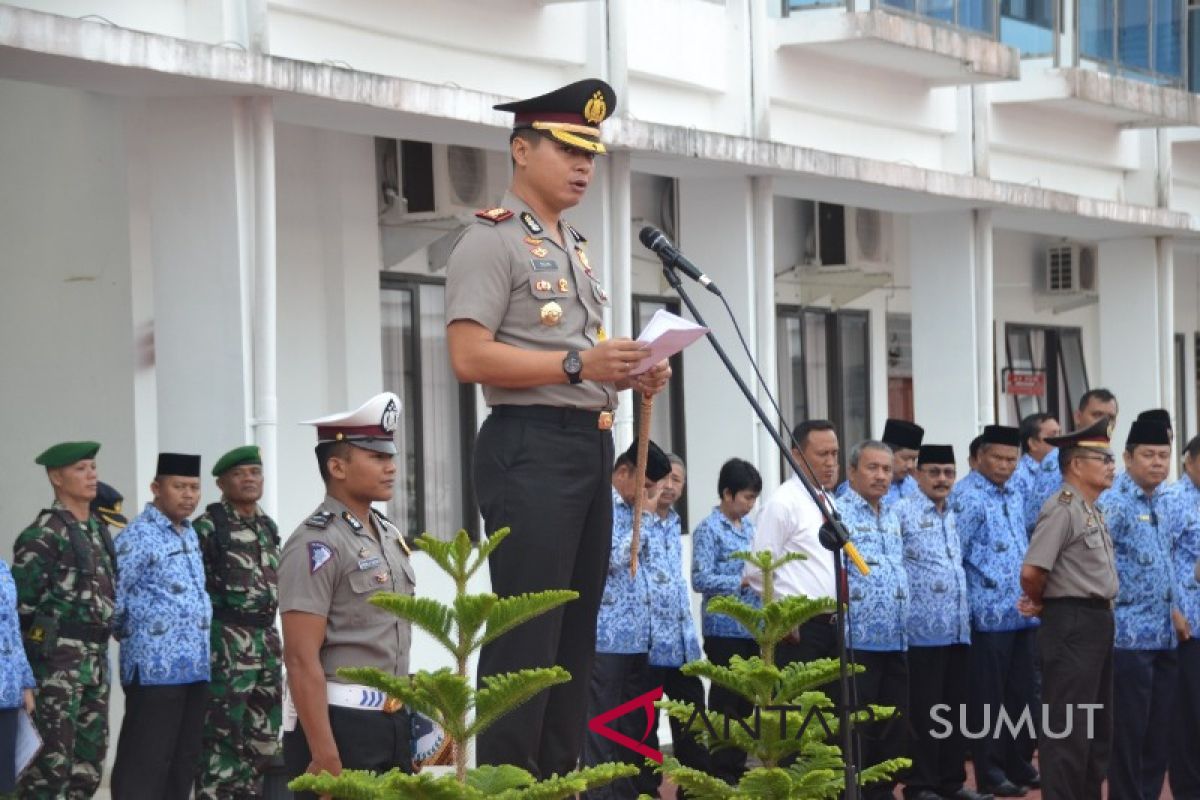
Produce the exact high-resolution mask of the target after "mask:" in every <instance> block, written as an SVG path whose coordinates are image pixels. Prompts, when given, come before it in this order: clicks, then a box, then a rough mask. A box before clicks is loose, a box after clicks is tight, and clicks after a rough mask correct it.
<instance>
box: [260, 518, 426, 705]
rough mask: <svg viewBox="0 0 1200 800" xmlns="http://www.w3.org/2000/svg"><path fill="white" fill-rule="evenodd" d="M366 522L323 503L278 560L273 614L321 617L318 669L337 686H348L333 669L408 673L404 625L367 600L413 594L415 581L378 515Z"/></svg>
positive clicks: (394, 533) (407, 627)
mask: <svg viewBox="0 0 1200 800" xmlns="http://www.w3.org/2000/svg"><path fill="white" fill-rule="evenodd" d="M371 517H372V522H360V521H359V520H358V519H356V518H355V516H354V515H353V514H351V513H350V510H349V509H347V508H346V506H344V505H342V503H340V502H338V501H337V500H334V499H333V498H332V497H329V496H326V497H325V501H324V502H323V503H321V505H320V507H319V508H317V510H316V512H315V513H314V514H313V515H312V516H310V517H309V518H308V519H307V520H305V521H304V522H303V523H301V525H300V526H299V527H298V528H296V530H295V531H294V532H293V533H292V535H291V536H290V537H288V540H287V542H286V543H285V544H284V546H283V555H282V556H281V558H280V561H279V611H280V613H281V614H282V613H286V612H288V611H304V612H307V613H309V614H317V615H319V616H322V617H325V619H326V627H325V641H324V643H323V644H322V645H321V666H322V667H324V669H325V677H326V678H328V679H329V680H331V681H334V682H337V683H346V682H347V681H346V680H345V679H344V678H341V677H339V676H338V675H337V670H338V668H340V667H377V668H379V669H381V670H383V671H384V672H388V673H391V674H393V675H407V674H408V653H409V647H410V645H411V641H412V629H411V624H410V623H409V622H408V621H407V620H403V619H400V618H399V617H397V616H395V615H394V614H392V613H390V612H388V611H385V610H383V609H382V608H378V607H376V606H373V605H371V604H370V603H368V602H367V601H368V600H369V599H370V597H371V595H373V594H375V593H376V592H379V591H384V590H386V591H389V592H397V593H401V594H412V593H413V589H414V587H415V586H416V576H415V575H414V573H413V569H412V566H411V564H409V560H408V555H407V553H406V551H405V549H404V546H403V545H402V544H401V541H400V531H398V530H397V529H396V527H395V526H394V525H392V524H391V523H390V522H388V521H386V520H385V519H383V517H382V516H380V515H378V514H377V513H372V514H371ZM369 525H370V526H373V527H374V528H375V529H376V530H377V531H378V532H379V534H380V537H379V538H376V536H375V535H374V534H373V533H372V532H371V530H370V529H369V528H368V526H369ZM285 644H286V643H285Z"/></svg>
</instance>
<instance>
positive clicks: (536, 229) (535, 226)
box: [521, 211, 546, 236]
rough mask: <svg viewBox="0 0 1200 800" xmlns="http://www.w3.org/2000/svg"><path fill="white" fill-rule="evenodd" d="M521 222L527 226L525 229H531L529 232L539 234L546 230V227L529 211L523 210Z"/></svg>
mask: <svg viewBox="0 0 1200 800" xmlns="http://www.w3.org/2000/svg"><path fill="white" fill-rule="evenodd" d="M521 224H522V225H524V226H525V230H527V231H529V233H530V234H532V235H534V236H538V235H540V234H543V233H545V232H546V229H545V228H543V227H542V223H540V222H538V221H537V218H536V217H534V216H533V214H530V213H529V212H528V211H522V212H521Z"/></svg>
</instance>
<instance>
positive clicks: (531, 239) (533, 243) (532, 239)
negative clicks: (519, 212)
mask: <svg viewBox="0 0 1200 800" xmlns="http://www.w3.org/2000/svg"><path fill="white" fill-rule="evenodd" d="M524 242H525V244H527V245H529V246H530V247H537V246H538V245H540V244H541V243H542V240H541V239H539V238H537V237H536V236H526V237H525V239H524Z"/></svg>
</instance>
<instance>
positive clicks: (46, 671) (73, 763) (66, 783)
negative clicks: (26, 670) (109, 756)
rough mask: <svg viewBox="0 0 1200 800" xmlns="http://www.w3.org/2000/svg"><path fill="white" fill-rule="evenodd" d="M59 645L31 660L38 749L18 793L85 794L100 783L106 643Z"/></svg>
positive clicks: (105, 704)
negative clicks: (39, 739) (44, 657)
mask: <svg viewBox="0 0 1200 800" xmlns="http://www.w3.org/2000/svg"><path fill="white" fill-rule="evenodd" d="M68 649H71V648H70V647H68V646H66V645H60V646H59V647H58V648H56V650H55V652H54V653H53V654H51V657H50V658H49V659H47V660H42V659H30V665H31V666H32V667H33V674H34V677H35V678H36V680H37V684H38V686H37V689H35V690H34V694H35V703H34V710H33V721H34V724H35V725H36V726H37V729H38V732H39V733H40V734H41V735H42V740H43V746H42V752H41V753H39V754H38V757H37V758H36V759H35V760H34V762H33V763H32V764H30V765H29V769H27V770H26V771H25V774H24V775H22V776H21V779H20V781H19V783H18V786H17V789H18V791H17V795H18V796H19V797H22V798H32V799H33V800H42V799H43V798H46V799H47V800H49V798H60V797H65V798H71V800H75V798H87V797H91V796H92V795H94V794H95V793H96V790H97V789H98V788H99V787H100V776H101V775H102V774H103V772H104V756H105V754H106V753H107V752H108V648H107V647H105V646H103V645H85V646H84V647H83V648H82V652H81V648H74V652H73V653H70V654H68V653H64V652H63V651H65V650H68Z"/></svg>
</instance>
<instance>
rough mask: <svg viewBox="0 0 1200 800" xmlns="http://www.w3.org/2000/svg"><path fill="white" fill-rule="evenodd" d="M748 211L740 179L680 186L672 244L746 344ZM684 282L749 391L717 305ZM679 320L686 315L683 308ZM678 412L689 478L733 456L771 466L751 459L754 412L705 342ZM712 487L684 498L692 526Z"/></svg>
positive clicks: (696, 349)
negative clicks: (712, 289) (682, 417)
mask: <svg viewBox="0 0 1200 800" xmlns="http://www.w3.org/2000/svg"><path fill="white" fill-rule="evenodd" d="M753 206H754V203H753V201H752V197H751V190H750V181H749V180H748V179H746V178H728V179H724V178H722V179H702V178H681V179H680V180H679V237H678V238H679V241H678V242H677V245H678V246H679V248H680V249H681V250H682V251H683V252H684V253H686V254H687V255H688V257H689V258H690V259H691V260H692V262H693V263H695V264H696V266H698V267H699V268H700V269H701V270H703V271H704V272H705V273H706V274H707V275H708V276H709V277H711V278H712V279H713V281H714V282H716V284H717V285H718V286H720V287H721V291H722V292H724V295H725V298H726V300H728V301H729V305H730V307H731V308H732V309H733V313H734V314H735V315H736V316H737V319H738V324H739V325H740V326H741V327H742V329H743V331H746V332H747V334H748V335H749V336H751V337H753V336H754V333H753V331H754V327H753V325H752V321H753V320H754V316H755V302H756V301H755V295H754V289H753V283H752V281H751V279H750V273H751V270H752V269H753V264H754V260H755V252H754V226H753V224H752V210H753ZM683 281H684V289H685V290H686V291H687V292H688V294H689V295H690V296H691V297H692V299H693V301H694V302H695V303H696V305H697V307H698V308H699V309H700V312H701V313H702V314H703V315H704V317H705V321H706V322H707V323H708V324H709V326H710V327H711V328H712V330H713V333H714V334H715V335H716V337H717V339H718V341H720V342H721V344H722V346H723V347H724V348H725V350H726V352H728V353H729V355H730V358H731V359H732V360H733V363H734V366H735V367H736V368H737V370H738V372H739V373H740V374H741V375H742V377H743V379H744V380H745V381H746V383H747V384H750V385H753V384H754V383H755V379H754V377H753V372H752V371H751V369H750V364H749V362H748V361H747V360H746V356H745V353H744V352H743V351H742V346H741V344H739V343H738V340H737V334H736V333H735V332H734V329H733V325H732V324H731V323H730V321H729V318H728V316H727V315H726V313H725V310H724V308H723V307H722V305H721V303H720V301H719V300H717V299H716V298H715V297H713V296H712V295H711V294H709V293H708V292H707V291H706V290H704V289H703V288H701V287H700V285H699V284H697V283H694V282H692V281H691V280H690V279H688V278H687V277H684V278H683ZM684 316H689V315H688V314H687V310H686V309H684ZM751 347H754V345H753V344H751ZM684 411H685V413H686V419H687V430H688V434H689V435H688V449H687V452H688V462H689V463H688V467H689V472H690V473H691V474H693V475H696V476H705V475H707V476H715V475H716V474H717V473H718V472H719V471H720V468H721V465H722V464H723V463H725V461H726V460H727V459H729V458H732V457H734V456H737V457H739V458H744V459H746V460H748V461H752V462H755V463H756V464H757V466H758V467H759V468H760V469H763V468H764V467H765V466H766V460H767V459H768V458H771V459H774V456H773V455H770V456H768V455H766V454H762V457H761V458H757V459H756V455H758V454H757V453H756V451H757V450H758V447H756V444H755V442H756V436H757V435H758V432H759V426H758V423H757V420H756V419H755V416H754V412H753V411H752V410H751V409H750V407H749V405H748V404H747V403H746V400H745V398H744V397H743V396H742V393H741V392H740V391H739V390H738V388H737V385H736V384H735V383H734V381H733V378H731V377H730V376H729V375H728V374H727V373H726V371H725V367H724V366H723V365H722V364H721V362H720V359H719V358H718V357H717V354H716V353H715V352H714V351H713V349H712V347H711V346H710V345H709V344H708V342H706V341H699V342H696V343H695V344H693V345H692V346H691V347H690V348H688V349H687V350H686V351H685V355H684ZM710 480H711V479H710ZM713 488H714V487H713V485H712V484H706V485H703V486H701V485H697V486H696V489H695V491H693V492H690V493H689V501H688V512H689V515H690V516H689V518H690V519H692V520H697V521H698V520H700V519H703V518H704V516H705V515H706V514H707V513H708V511H709V509H710V508H711V507H712V500H713V494H712V491H713Z"/></svg>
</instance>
